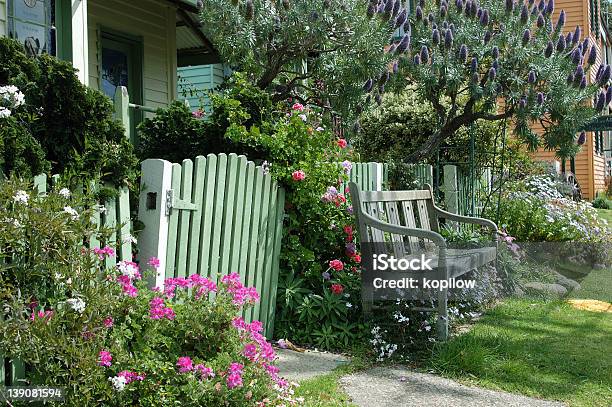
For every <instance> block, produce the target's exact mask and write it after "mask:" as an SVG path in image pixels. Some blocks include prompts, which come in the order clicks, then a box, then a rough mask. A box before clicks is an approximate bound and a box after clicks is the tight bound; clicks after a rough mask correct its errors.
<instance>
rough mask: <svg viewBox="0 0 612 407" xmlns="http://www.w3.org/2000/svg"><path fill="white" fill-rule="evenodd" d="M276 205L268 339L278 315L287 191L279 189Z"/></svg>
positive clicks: (272, 332)
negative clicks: (277, 302)
mask: <svg viewBox="0 0 612 407" xmlns="http://www.w3.org/2000/svg"><path fill="white" fill-rule="evenodd" d="M276 202H277V204H276V222H275V225H276V226H275V227H276V229H275V236H274V250H273V252H272V257H273V262H272V270H271V272H272V279H271V284H270V306H269V307H268V327H267V330H266V332H265V335H266V337H267V338H269V339H271V338H272V337H273V335H274V316H275V315H276V292H277V291H278V276H279V274H280V252H281V245H282V240H283V221H284V218H285V190H284V189H283V188H279V189H278V197H277V201H276Z"/></svg>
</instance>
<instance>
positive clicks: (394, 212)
mask: <svg viewBox="0 0 612 407" xmlns="http://www.w3.org/2000/svg"><path fill="white" fill-rule="evenodd" d="M397 204H398V203H397V202H385V210H386V211H387V221H388V222H389V223H391V224H392V225H398V226H402V224H401V222H400V214H399V210H398V208H397ZM391 243H392V244H393V254H394V255H395V257H397V258H401V257H404V253H405V251H404V240H403V236H402V235H396V234H394V233H392V234H391Z"/></svg>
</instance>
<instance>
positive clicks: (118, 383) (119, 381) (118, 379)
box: [108, 376, 126, 391]
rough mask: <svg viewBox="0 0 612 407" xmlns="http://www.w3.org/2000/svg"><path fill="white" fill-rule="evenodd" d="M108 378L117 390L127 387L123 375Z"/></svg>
mask: <svg viewBox="0 0 612 407" xmlns="http://www.w3.org/2000/svg"><path fill="white" fill-rule="evenodd" d="M108 380H110V382H111V383H112V384H113V387H114V388H115V389H116V390H117V391H121V390H123V389H124V388H125V384H126V380H125V377H123V376H114V377H109V378H108Z"/></svg>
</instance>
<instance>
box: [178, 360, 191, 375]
mask: <svg viewBox="0 0 612 407" xmlns="http://www.w3.org/2000/svg"><path fill="white" fill-rule="evenodd" d="M176 366H177V367H178V368H179V372H180V373H187V372H190V371H192V370H193V361H192V360H191V358H190V357H189V356H181V357H180V358H178V361H177V362H176Z"/></svg>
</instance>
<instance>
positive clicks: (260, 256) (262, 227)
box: [253, 176, 272, 326]
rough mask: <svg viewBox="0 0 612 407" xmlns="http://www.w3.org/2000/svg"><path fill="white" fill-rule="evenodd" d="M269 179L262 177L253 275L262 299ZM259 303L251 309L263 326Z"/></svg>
mask: <svg viewBox="0 0 612 407" xmlns="http://www.w3.org/2000/svg"><path fill="white" fill-rule="evenodd" d="M271 184H272V182H271V178H270V177H269V176H264V180H263V193H262V199H261V216H260V219H259V226H258V232H257V266H256V267H257V271H256V274H255V287H257V291H258V292H259V295H260V296H261V297H262V298H263V297H264V296H265V295H266V293H265V292H263V291H262V289H263V286H264V281H265V269H264V265H265V256H266V234H267V233H268V217H269V216H270V193H271ZM261 310H262V308H261V301H260V302H258V303H256V304H255V306H254V307H253V313H254V317H255V318H256V319H258V320H260V321H261V322H262V323H263V324H264V326H265V323H266V319H265V317H266V315H265V312H261Z"/></svg>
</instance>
